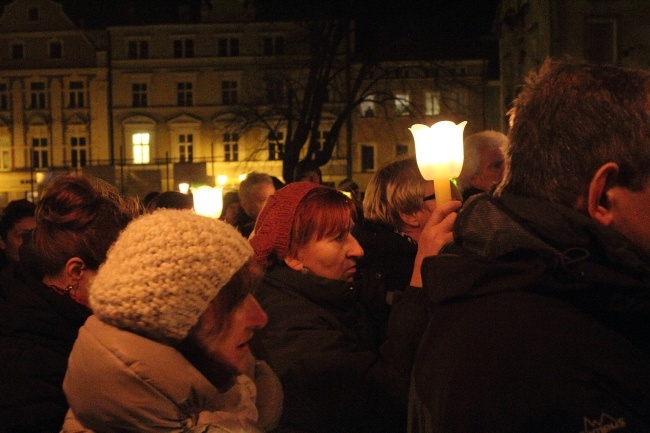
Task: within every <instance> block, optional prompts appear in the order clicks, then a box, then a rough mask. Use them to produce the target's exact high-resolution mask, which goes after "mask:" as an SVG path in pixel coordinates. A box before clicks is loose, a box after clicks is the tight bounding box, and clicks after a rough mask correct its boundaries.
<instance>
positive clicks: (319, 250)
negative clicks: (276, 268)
mask: <svg viewBox="0 0 650 433" xmlns="http://www.w3.org/2000/svg"><path fill="white" fill-rule="evenodd" d="M350 226H352V224H350ZM361 257H363V248H361V245H359V242H357V240H356V239H355V238H354V236H352V234H351V233H350V230H349V229H342V230H341V231H340V232H338V233H334V234H332V235H329V236H325V237H324V238H322V239H319V240H316V239H315V237H313V238H312V239H311V240H310V241H309V242H307V243H306V244H305V245H303V246H301V247H299V248H298V249H297V251H296V254H295V257H293V258H289V259H287V260H286V263H287V265H288V266H289V267H290V268H292V269H294V270H298V271H301V270H303V269H304V268H307V269H308V270H309V273H311V274H314V275H317V276H319V277H324V278H329V279H331V280H342V281H352V278H353V277H354V274H355V272H356V270H357V268H356V266H357V261H358V260H359V259H360V258H361Z"/></svg>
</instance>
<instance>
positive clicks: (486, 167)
mask: <svg viewBox="0 0 650 433" xmlns="http://www.w3.org/2000/svg"><path fill="white" fill-rule="evenodd" d="M507 143H508V137H506V135H505V134H503V133H501V132H498V131H492V130H488V131H481V132H477V133H475V134H472V135H470V136H468V137H467V138H465V142H464V152H465V159H464V162H463V169H462V171H461V173H460V176H458V178H457V179H456V180H457V182H458V187H459V188H460V190H461V191H462V192H463V193H464V192H466V191H467V190H469V189H470V188H471V189H473V190H480V191H489V190H490V189H491V188H492V186H493V185H495V184H498V183H499V182H501V179H502V177H503V160H504V152H505V147H506V145H507Z"/></svg>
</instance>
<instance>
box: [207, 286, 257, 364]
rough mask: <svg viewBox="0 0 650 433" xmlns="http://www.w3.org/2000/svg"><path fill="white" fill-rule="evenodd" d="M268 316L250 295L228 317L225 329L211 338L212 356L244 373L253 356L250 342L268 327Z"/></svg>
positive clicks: (210, 348)
mask: <svg viewBox="0 0 650 433" xmlns="http://www.w3.org/2000/svg"><path fill="white" fill-rule="evenodd" d="M267 321H268V316H267V315H266V313H265V312H264V310H263V309H262V307H261V306H260V304H259V303H258V302H257V300H256V299H255V298H254V297H253V295H251V294H250V293H249V294H248V295H247V296H246V297H245V298H244V300H243V301H242V302H241V303H239V305H237V306H236V307H235V309H234V310H233V311H232V312H231V313H230V314H229V315H228V318H227V319H226V323H225V325H224V327H223V328H222V329H221V330H220V331H219V332H217V333H216V334H215V335H214V336H212V337H211V338H210V342H209V343H208V347H209V350H210V352H211V355H213V356H215V357H216V358H217V359H219V360H220V361H222V362H223V363H225V364H226V365H229V366H231V367H233V368H235V369H236V370H237V371H238V372H239V373H243V372H244V371H245V370H246V367H247V365H248V359H249V357H250V356H251V352H250V348H249V346H248V342H249V341H250V339H251V338H253V333H254V332H255V330H257V329H261V328H263V327H264V326H266V322H267Z"/></svg>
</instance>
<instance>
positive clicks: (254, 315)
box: [244, 293, 269, 329]
mask: <svg viewBox="0 0 650 433" xmlns="http://www.w3.org/2000/svg"><path fill="white" fill-rule="evenodd" d="M244 302H246V316H247V318H248V321H249V323H250V327H251V328H254V329H262V328H264V327H265V326H266V324H267V323H268V321H269V316H267V315H266V312H265V311H264V309H263V308H262V306H261V305H260V304H259V302H257V299H255V297H254V296H253V295H251V294H250V293H249V294H248V296H247V297H246V300H245V301H244Z"/></svg>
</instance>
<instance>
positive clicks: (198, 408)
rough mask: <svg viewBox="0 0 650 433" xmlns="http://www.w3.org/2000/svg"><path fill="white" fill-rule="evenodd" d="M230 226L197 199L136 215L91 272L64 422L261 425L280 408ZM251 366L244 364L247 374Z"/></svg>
mask: <svg viewBox="0 0 650 433" xmlns="http://www.w3.org/2000/svg"><path fill="white" fill-rule="evenodd" d="M252 257H253V249H252V248H251V246H250V244H249V243H248V241H247V240H246V239H244V238H243V237H242V236H241V235H240V234H239V233H238V232H237V230H235V228H233V227H231V226H230V225H228V224H227V223H225V222H223V221H219V220H216V219H212V218H207V217H204V216H200V215H197V214H196V213H194V212H193V211H191V210H177V209H159V210H156V211H154V212H153V213H151V214H147V215H144V216H142V217H140V218H138V219H137V220H135V221H133V222H132V223H131V224H130V225H129V226H128V227H127V228H126V229H125V230H124V231H123V232H122V233H121V235H120V237H119V238H118V240H117V241H116V242H115V244H114V245H113V247H112V248H111V249H110V251H109V254H108V257H107V259H106V262H105V263H104V264H103V265H102V267H101V268H100V269H99V272H98V274H97V276H96V277H95V279H94V280H93V282H92V285H91V288H90V296H89V300H90V306H91V308H92V310H93V316H91V317H90V318H89V319H88V320H87V322H86V324H85V325H84V326H83V327H82V328H81V329H80V330H79V336H78V338H77V341H76V342H75V344H74V347H73V349H72V353H71V354H70V359H69V366H68V371H67V373H66V376H65V379H64V384H63V387H64V391H65V394H66V397H67V399H68V402H69V403H70V411H69V412H68V416H67V417H66V422H65V424H64V426H63V431H64V432H73V431H74V432H76V431H80V430H84V429H88V430H91V431H98V432H99V431H101V432H125V431H133V432H136V431H137V432H154V431H187V432H211V431H214V432H217V431H219V432H221V431H228V432H257V431H261V430H265V429H268V428H271V427H273V426H274V425H275V424H276V423H277V420H278V419H279V415H280V411H281V404H282V391H281V387H280V384H279V382H278V380H277V377H276V376H275V375H274V374H273V372H272V371H271V370H270V368H269V367H268V366H267V365H266V364H265V363H263V362H255V360H254V358H253V357H252V355H251V352H250V349H249V346H248V343H249V340H250V339H251V338H252V337H253V334H254V332H255V331H256V330H258V329H260V328H262V327H263V326H264V325H265V324H266V322H267V316H266V314H265V313H264V311H263V310H262V308H261V307H260V305H259V304H258V303H257V301H256V300H255V298H253V296H252V295H251V290H252V289H253V288H254V287H255V286H256V285H257V284H258V282H259V281H260V279H261V278H262V269H261V268H260V266H259V264H258V263H257V262H256V261H255V260H254V259H253V258H252ZM244 373H246V374H244Z"/></svg>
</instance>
